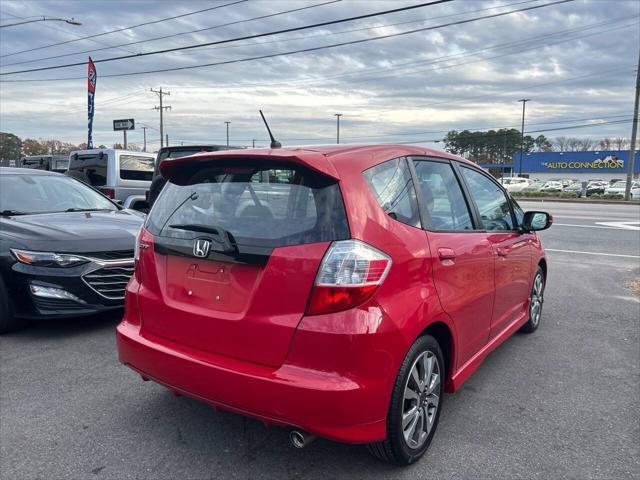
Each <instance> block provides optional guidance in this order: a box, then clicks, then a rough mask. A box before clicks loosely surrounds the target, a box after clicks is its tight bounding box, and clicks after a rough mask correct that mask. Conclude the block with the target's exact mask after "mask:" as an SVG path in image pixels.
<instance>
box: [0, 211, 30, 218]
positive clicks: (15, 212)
mask: <svg viewBox="0 0 640 480" xmlns="http://www.w3.org/2000/svg"><path fill="white" fill-rule="evenodd" d="M0 215H2V216H3V217H12V216H14V215H29V214H28V213H27V212H20V211H18V210H2V211H0Z"/></svg>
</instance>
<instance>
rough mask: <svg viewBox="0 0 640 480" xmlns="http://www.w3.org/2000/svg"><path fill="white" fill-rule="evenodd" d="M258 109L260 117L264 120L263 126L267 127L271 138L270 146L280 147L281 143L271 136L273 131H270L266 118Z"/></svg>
mask: <svg viewBox="0 0 640 480" xmlns="http://www.w3.org/2000/svg"><path fill="white" fill-rule="evenodd" d="M258 111H259V112H260V116H261V117H262V121H263V122H264V126H265V127H267V132H269V137H270V138H271V148H280V147H282V144H281V143H280V142H279V141H277V140H276V139H275V138H274V137H273V133H271V129H270V128H269V124H268V123H267V119H266V118H264V114H263V113H262V110H258Z"/></svg>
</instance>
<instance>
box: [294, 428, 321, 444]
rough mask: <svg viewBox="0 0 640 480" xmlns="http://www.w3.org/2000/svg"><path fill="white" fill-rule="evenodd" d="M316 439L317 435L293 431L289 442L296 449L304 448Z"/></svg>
mask: <svg viewBox="0 0 640 480" xmlns="http://www.w3.org/2000/svg"><path fill="white" fill-rule="evenodd" d="M315 439H316V436H315V435H311V434H309V433H307V432H303V431H301V430H291V432H289V440H290V441H291V445H293V447H294V448H304V447H306V446H307V445H309V444H310V443H311V442H313V441H314V440H315Z"/></svg>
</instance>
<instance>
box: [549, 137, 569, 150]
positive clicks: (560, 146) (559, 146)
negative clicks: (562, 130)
mask: <svg viewBox="0 0 640 480" xmlns="http://www.w3.org/2000/svg"><path fill="white" fill-rule="evenodd" d="M567 140H568V139H567V137H556V138H554V139H553V140H552V141H551V143H552V145H553V147H554V148H555V149H556V150H557V151H559V152H566V151H567Z"/></svg>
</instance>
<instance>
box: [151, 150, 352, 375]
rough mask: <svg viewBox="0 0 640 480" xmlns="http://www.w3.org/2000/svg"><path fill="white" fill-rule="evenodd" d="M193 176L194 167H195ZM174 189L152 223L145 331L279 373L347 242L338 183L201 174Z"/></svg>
mask: <svg viewBox="0 0 640 480" xmlns="http://www.w3.org/2000/svg"><path fill="white" fill-rule="evenodd" d="M187 168H188V166H187ZM192 172H193V173H192V174H191V175H190V176H189V178H188V179H187V181H186V182H184V183H185V184H184V185H176V184H173V183H168V184H167V186H166V187H165V188H164V189H163V191H162V193H161V195H160V197H158V200H157V202H156V203H155V205H154V208H153V210H152V212H151V213H150V215H149V217H148V220H147V222H146V228H147V230H148V231H149V232H150V233H152V234H153V235H154V238H153V244H154V248H153V251H152V252H147V253H146V254H147V255H149V254H150V255H153V261H150V262H146V261H145V264H144V268H142V269H140V272H139V274H140V276H141V285H142V287H141V289H140V293H139V306H140V311H141V317H142V323H143V326H144V329H145V330H146V331H148V332H150V333H152V334H155V335H158V336H161V337H164V338H167V339H170V340H172V341H175V342H179V343H182V344H184V345H188V346H191V347H193V348H196V349H199V350H204V351H208V352H213V353H218V354H222V355H225V356H230V357H235V358H240V359H243V360H247V361H252V362H256V363H262V364H266V365H272V366H278V365H280V364H282V362H283V361H284V359H285V356H286V354H287V351H288V348H289V345H290V342H291V339H292V337H293V334H294V331H295V329H296V327H297V325H298V323H299V321H300V319H301V318H302V316H303V314H304V311H305V308H306V305H307V300H308V298H309V293H310V291H311V287H312V284H313V281H314V279H315V275H316V272H317V270H318V267H319V266H320V262H321V260H322V257H323V255H324V253H325V252H326V250H327V248H328V246H329V245H330V243H331V241H333V240H344V239H346V238H349V230H348V226H347V221H346V215H345V212H344V205H343V202H342V197H341V195H340V189H339V187H338V184H337V182H336V181H335V180H332V179H329V178H327V177H323V176H322V175H320V174H318V173H313V172H311V171H309V170H306V169H305V168H303V167H300V166H287V165H268V164H267V165H265V164H264V162H263V163H262V164H261V165H254V164H251V163H250V162H243V161H241V160H239V159H234V161H233V164H232V165H226V166H225V165H222V166H219V165H215V166H214V165H209V166H207V165H202V164H201V163H200V164H199V165H198V168H197V169H195V168H194V170H193V171H192Z"/></svg>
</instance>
